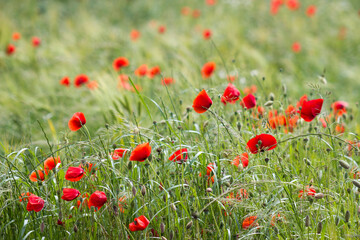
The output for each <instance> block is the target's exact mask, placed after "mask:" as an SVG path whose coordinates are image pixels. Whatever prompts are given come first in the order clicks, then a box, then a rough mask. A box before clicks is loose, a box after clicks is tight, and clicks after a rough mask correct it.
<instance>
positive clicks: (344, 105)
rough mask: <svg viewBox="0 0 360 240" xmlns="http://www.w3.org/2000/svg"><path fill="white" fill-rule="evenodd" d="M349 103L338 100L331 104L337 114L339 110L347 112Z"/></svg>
mask: <svg viewBox="0 0 360 240" xmlns="http://www.w3.org/2000/svg"><path fill="white" fill-rule="evenodd" d="M348 105H349V104H348V103H347V102H344V101H336V102H334V103H333V104H331V108H332V109H333V110H334V115H337V113H338V112H340V111H344V112H346V108H347V107H348Z"/></svg>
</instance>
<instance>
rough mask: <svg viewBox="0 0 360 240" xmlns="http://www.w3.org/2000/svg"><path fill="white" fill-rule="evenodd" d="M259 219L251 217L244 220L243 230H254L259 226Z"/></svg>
mask: <svg viewBox="0 0 360 240" xmlns="http://www.w3.org/2000/svg"><path fill="white" fill-rule="evenodd" d="M256 219H257V216H250V217H247V218H245V219H244V221H243V223H242V228H243V229H248V228H252V227H254V226H257V225H258V224H257V223H256V222H255V221H256Z"/></svg>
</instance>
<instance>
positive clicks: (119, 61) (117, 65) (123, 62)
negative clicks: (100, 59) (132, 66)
mask: <svg viewBox="0 0 360 240" xmlns="http://www.w3.org/2000/svg"><path fill="white" fill-rule="evenodd" d="M127 66H129V60H128V59H127V58H126V57H118V58H116V59H115V60H114V62H113V68H114V70H115V71H119V70H120V69H121V68H123V67H127Z"/></svg>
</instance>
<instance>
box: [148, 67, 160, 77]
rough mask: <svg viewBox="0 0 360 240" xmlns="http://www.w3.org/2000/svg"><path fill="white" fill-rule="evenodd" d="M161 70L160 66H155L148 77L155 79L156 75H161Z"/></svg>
mask: <svg viewBox="0 0 360 240" xmlns="http://www.w3.org/2000/svg"><path fill="white" fill-rule="evenodd" d="M160 72H161V70H160V67H159V66H155V67H153V68H150V70H149V71H148V77H149V78H153V77H155V76H156V75H158V74H160Z"/></svg>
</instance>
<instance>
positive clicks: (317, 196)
mask: <svg viewBox="0 0 360 240" xmlns="http://www.w3.org/2000/svg"><path fill="white" fill-rule="evenodd" d="M314 197H315V199H322V198H324V197H325V195H324V194H323V193H315V195H314Z"/></svg>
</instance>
